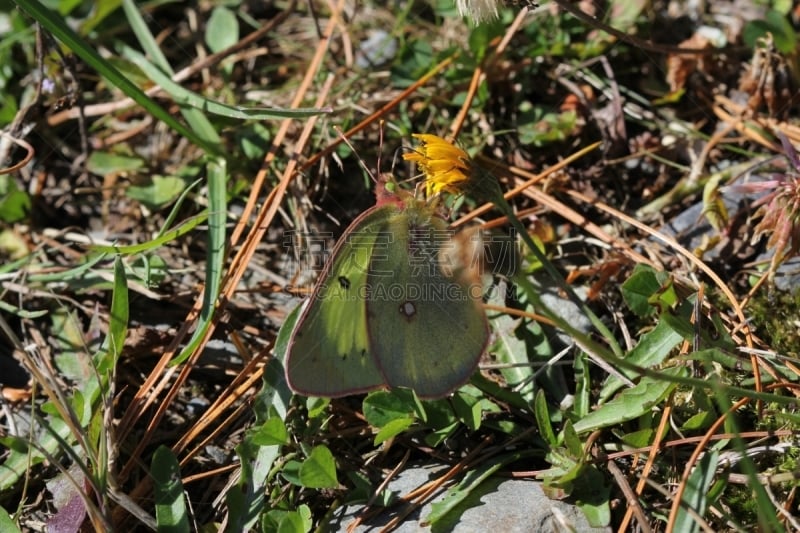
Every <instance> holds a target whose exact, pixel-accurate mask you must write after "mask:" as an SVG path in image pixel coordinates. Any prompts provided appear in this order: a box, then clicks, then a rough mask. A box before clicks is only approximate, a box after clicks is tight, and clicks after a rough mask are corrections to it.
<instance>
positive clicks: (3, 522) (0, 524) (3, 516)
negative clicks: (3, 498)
mask: <svg viewBox="0 0 800 533" xmlns="http://www.w3.org/2000/svg"><path fill="white" fill-rule="evenodd" d="M19 530H20V529H19V528H18V527H17V524H15V523H14V521H13V520H12V519H11V515H9V514H8V511H6V510H5V509H4V508H3V507H0V531H6V532H8V533H15V532H19Z"/></svg>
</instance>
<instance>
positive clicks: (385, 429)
mask: <svg viewBox="0 0 800 533" xmlns="http://www.w3.org/2000/svg"><path fill="white" fill-rule="evenodd" d="M414 422H416V419H414V418H411V417H407V418H394V419H392V420H390V421H389V422H387V423H386V424H384V425H383V426H382V427H381V429H380V431H378V433H377V434H376V435H375V441H374V442H373V444H374V445H375V446H377V445H379V444H381V443H383V442H385V441H387V440H389V439H390V438H392V437H395V436H397V435H399V434H400V433H402V432H403V431H405V430H407V429H408V428H410V427H411V426H412V425H414Z"/></svg>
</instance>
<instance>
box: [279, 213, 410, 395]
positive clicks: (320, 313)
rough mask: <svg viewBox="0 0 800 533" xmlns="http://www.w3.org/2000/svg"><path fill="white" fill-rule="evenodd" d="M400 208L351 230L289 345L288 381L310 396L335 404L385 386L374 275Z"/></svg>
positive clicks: (368, 217)
mask: <svg viewBox="0 0 800 533" xmlns="http://www.w3.org/2000/svg"><path fill="white" fill-rule="evenodd" d="M396 211H397V207H395V206H391V205H386V206H381V207H373V208H371V209H369V210H367V211H365V212H364V213H363V214H362V215H361V216H359V217H358V218H357V219H356V220H355V221H353V223H352V224H351V225H350V227H348V228H347V230H346V231H345V233H344V234H343V235H342V237H341V239H340V240H339V242H338V243H337V244H336V246H335V247H334V249H333V252H332V255H331V259H330V261H329V262H328V264H327V265H326V266H325V269H324V270H323V272H322V275H321V276H320V279H319V281H318V282H317V285H316V287H315V288H314V293H313V295H312V297H311V299H310V300H309V301H308V302H307V303H306V308H305V309H304V311H303V313H302V314H301V316H300V318H299V320H298V321H297V325H296V326H295V328H294V331H293V332H292V336H291V338H290V340H289V347H288V350H287V358H286V379H287V381H288V382H289V386H290V387H291V388H292V390H294V391H295V392H297V393H299V394H303V395H305V396H322V397H326V398H335V397H340V396H346V395H349V394H357V393H360V392H367V391H370V390H374V389H377V388H380V387H383V386H385V380H384V378H383V375H382V374H381V372H380V370H379V369H378V366H377V364H376V362H375V359H374V357H373V355H372V353H371V352H372V350H371V349H370V346H369V336H368V334H367V306H366V300H365V294H366V293H367V292H368V291H367V280H368V275H367V274H368V269H369V265H370V261H371V258H372V256H373V254H374V251H375V247H376V244H378V248H382V247H383V246H382V245H380V244H379V243H378V241H379V240H380V239H385V238H386V221H387V220H388V219H389V217H390V215H391V213H393V212H396Z"/></svg>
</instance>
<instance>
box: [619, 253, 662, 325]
mask: <svg viewBox="0 0 800 533" xmlns="http://www.w3.org/2000/svg"><path fill="white" fill-rule="evenodd" d="M660 288H661V282H660V281H659V280H658V276H657V274H656V271H655V269H653V267H651V266H647V265H644V264H641V263H640V264H637V265H636V267H635V268H634V269H633V273H632V274H631V275H630V277H628V279H626V280H625V282H624V283H623V284H622V287H621V289H622V297H623V298H624V299H625V303H627V304H628V307H630V309H631V311H633V312H634V313H636V315H637V316H648V315H651V314H653V313H655V312H656V308H655V307H653V306H652V305H650V301H649V300H650V297H651V296H652V295H653V294H655V293H656V292H658V290H659V289H660Z"/></svg>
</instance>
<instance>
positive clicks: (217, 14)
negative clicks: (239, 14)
mask: <svg viewBox="0 0 800 533" xmlns="http://www.w3.org/2000/svg"><path fill="white" fill-rule="evenodd" d="M205 39H206V44H207V45H208V47H209V48H210V49H211V51H212V52H219V51H220V50H224V49H225V48H228V47H229V46H232V45H234V44H236V43H237V42H238V41H239V21H238V20H236V15H234V14H233V11H231V10H230V9H228V8H226V7H223V6H217V7H215V8H214V10H213V11H212V12H211V17H210V18H209V19H208V23H207V24H206V35H205Z"/></svg>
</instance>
